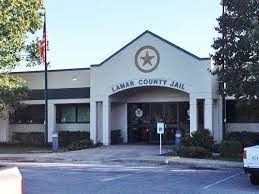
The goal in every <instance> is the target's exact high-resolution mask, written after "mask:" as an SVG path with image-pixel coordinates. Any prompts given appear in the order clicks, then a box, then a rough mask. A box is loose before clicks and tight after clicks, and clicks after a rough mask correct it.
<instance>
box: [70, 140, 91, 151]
mask: <svg viewBox="0 0 259 194" xmlns="http://www.w3.org/2000/svg"><path fill="white" fill-rule="evenodd" d="M93 147H95V145H94V143H93V141H92V140H88V139H84V140H80V141H76V142H73V143H71V144H69V145H68V150H82V149H88V148H93Z"/></svg>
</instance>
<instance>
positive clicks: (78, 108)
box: [56, 104, 90, 123]
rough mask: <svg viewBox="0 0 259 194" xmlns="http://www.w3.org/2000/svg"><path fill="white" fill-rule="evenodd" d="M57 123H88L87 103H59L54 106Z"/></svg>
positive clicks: (88, 110) (88, 111) (88, 107)
mask: <svg viewBox="0 0 259 194" xmlns="http://www.w3.org/2000/svg"><path fill="white" fill-rule="evenodd" d="M56 120H57V123H89V122H90V106H89V104H59V105H57V106H56Z"/></svg>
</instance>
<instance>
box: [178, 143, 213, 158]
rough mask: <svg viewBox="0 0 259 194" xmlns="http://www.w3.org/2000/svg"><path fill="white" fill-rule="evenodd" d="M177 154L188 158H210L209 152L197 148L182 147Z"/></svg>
mask: <svg viewBox="0 0 259 194" xmlns="http://www.w3.org/2000/svg"><path fill="white" fill-rule="evenodd" d="M178 154H179V156H182V157H188V158H208V157H211V156H212V153H211V151H210V150H208V149H205V148H203V147H199V146H190V147H182V148H181V150H180V151H179V153H178Z"/></svg>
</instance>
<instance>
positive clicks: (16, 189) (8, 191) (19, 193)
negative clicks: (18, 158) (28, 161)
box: [0, 166, 23, 194]
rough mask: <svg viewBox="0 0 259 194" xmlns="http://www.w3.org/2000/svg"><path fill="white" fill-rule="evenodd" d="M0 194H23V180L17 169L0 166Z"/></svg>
mask: <svg viewBox="0 0 259 194" xmlns="http://www.w3.org/2000/svg"><path fill="white" fill-rule="evenodd" d="M0 193H3V194H23V178H22V175H21V173H20V171H19V169H18V168H17V167H4V166H2V167H1V166H0Z"/></svg>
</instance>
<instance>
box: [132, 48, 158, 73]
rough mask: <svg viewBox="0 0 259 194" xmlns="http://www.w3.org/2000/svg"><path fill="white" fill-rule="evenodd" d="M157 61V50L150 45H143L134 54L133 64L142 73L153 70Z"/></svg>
mask: <svg viewBox="0 0 259 194" xmlns="http://www.w3.org/2000/svg"><path fill="white" fill-rule="evenodd" d="M159 62H160V55H159V52H158V51H157V49H156V48H154V47H152V46H143V47H141V48H140V49H139V50H138V51H137V52H136V54H135V65H136V67H137V68H138V70H139V71H142V72H143V73H149V72H152V71H154V70H155V69H156V68H157V66H158V65H159ZM147 64H148V65H147Z"/></svg>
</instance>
